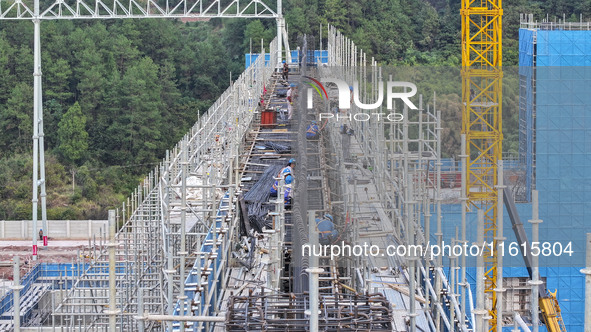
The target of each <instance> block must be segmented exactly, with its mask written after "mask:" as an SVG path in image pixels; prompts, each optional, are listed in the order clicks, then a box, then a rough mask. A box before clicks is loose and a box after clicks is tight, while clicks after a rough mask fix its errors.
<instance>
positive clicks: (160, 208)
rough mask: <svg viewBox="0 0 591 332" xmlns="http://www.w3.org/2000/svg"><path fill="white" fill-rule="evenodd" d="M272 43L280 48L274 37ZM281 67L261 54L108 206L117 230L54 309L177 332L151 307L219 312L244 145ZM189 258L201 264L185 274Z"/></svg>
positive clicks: (74, 321) (91, 321)
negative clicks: (118, 203)
mask: <svg viewBox="0 0 591 332" xmlns="http://www.w3.org/2000/svg"><path fill="white" fill-rule="evenodd" d="M270 47H271V53H272V54H274V53H275V52H276V42H275V41H274V42H273V43H271V46H270ZM275 66H276V60H275V58H271V59H270V60H268V61H267V62H265V59H264V57H261V58H259V59H257V61H255V63H254V64H253V65H251V66H250V67H249V68H248V69H247V70H245V71H244V73H242V75H241V76H240V77H239V78H238V79H237V80H236V81H235V82H233V83H232V85H231V86H230V87H229V88H228V89H227V90H226V91H225V92H224V93H223V94H222V96H221V97H220V98H219V99H218V100H217V101H216V102H215V103H214V104H213V105H212V106H211V108H210V109H209V110H208V111H207V113H205V114H204V115H203V116H202V117H201V119H199V121H197V123H196V124H195V125H194V126H193V127H192V128H191V130H190V132H189V133H187V135H186V136H185V137H184V138H183V139H182V140H181V142H179V143H178V144H177V146H176V147H175V148H173V149H172V150H170V151H167V153H166V158H165V159H164V160H163V161H162V162H161V163H160V165H159V166H158V167H156V168H155V169H154V170H153V171H152V172H151V173H150V174H149V175H148V176H147V177H146V178H145V179H144V181H143V183H142V184H141V185H140V186H138V188H137V189H136V190H135V191H134V193H133V194H132V195H131V197H130V198H128V200H127V202H126V203H124V204H123V206H122V207H121V208H120V209H117V210H116V211H112V212H111V213H110V215H109V216H110V218H109V222H110V225H111V227H115V226H116V225H118V227H117V228H118V231H117V232H116V234H112V235H110V236H109V237H107V236H104V240H103V241H100V243H97V242H96V241H95V242H93V243H92V246H91V249H90V250H89V252H88V253H86V254H85V255H84V257H89V258H88V259H87V261H86V263H88V264H89V265H90V266H89V268H88V269H86V270H85V271H84V272H83V273H82V275H81V276H80V277H79V278H78V279H77V280H76V281H75V283H74V285H73V286H72V288H71V289H70V290H69V291H68V293H67V295H66V297H65V299H64V301H63V302H62V303H60V304H59V305H58V306H57V308H56V310H55V312H54V314H53V315H54V316H56V317H58V318H59V322H58V323H59V324H60V325H61V326H64V327H66V328H68V329H76V328H81V327H84V329H85V330H89V331H96V330H103V329H105V328H106V327H107V326H111V327H112V326H113V325H112V324H114V325H116V328H117V329H118V330H120V331H137V330H143V329H147V330H164V329H166V328H168V329H169V330H170V329H171V328H172V321H168V322H167V323H165V324H161V323H160V322H158V321H154V320H147V319H146V316H145V315H144V314H143V313H144V312H147V313H153V314H156V313H157V314H168V315H173V314H174V313H175V307H176V308H177V309H178V307H179V306H178V301H180V303H181V305H180V308H181V309H182V310H181V315H196V316H199V315H215V311H216V310H217V308H219V306H218V303H217V301H218V295H219V289H220V287H221V280H222V278H220V276H223V275H224V274H225V273H226V270H227V267H228V261H229V258H228V255H227V254H228V249H229V241H230V239H231V238H232V236H233V229H234V226H235V222H236V214H235V212H234V210H233V206H234V202H235V201H236V197H235V196H236V193H237V192H238V191H239V187H238V181H237V179H239V176H240V172H239V167H238V165H239V162H240V160H239V151H240V150H241V149H242V148H243V146H242V145H243V142H244V138H245V135H246V134H247V132H248V130H249V128H250V123H251V121H252V119H253V115H254V110H255V108H256V107H257V103H258V96H260V95H262V92H263V89H264V84H265V82H266V81H267V80H268V78H269V77H270V76H271V74H272V73H273V71H274V68H275ZM188 261H192V262H194V264H193V266H195V269H193V270H190V271H189V272H188V273H185V266H186V265H187V263H188ZM185 280H190V281H193V280H194V281H195V282H194V283H189V284H188V283H186V282H185ZM190 287H192V288H190ZM188 295H190V296H191V297H190V298H188ZM113 331H114V330H113Z"/></svg>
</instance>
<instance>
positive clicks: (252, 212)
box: [248, 203, 272, 233]
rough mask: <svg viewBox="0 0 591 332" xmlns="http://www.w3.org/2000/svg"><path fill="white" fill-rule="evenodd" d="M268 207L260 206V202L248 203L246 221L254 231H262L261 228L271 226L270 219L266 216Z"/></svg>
mask: <svg viewBox="0 0 591 332" xmlns="http://www.w3.org/2000/svg"><path fill="white" fill-rule="evenodd" d="M268 212H269V210H268V209H265V208H263V207H262V205H261V203H252V204H248V222H249V223H250V227H252V228H253V229H254V230H255V231H256V232H258V233H262V232H263V228H267V229H270V228H271V226H272V225H271V219H270V218H267V213H268Z"/></svg>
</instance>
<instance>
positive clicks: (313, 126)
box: [306, 121, 320, 139]
mask: <svg viewBox="0 0 591 332" xmlns="http://www.w3.org/2000/svg"><path fill="white" fill-rule="evenodd" d="M319 135H320V129H318V124H317V123H316V121H312V123H310V125H309V126H308V129H307V130H306V138H307V139H317V138H318V136H319Z"/></svg>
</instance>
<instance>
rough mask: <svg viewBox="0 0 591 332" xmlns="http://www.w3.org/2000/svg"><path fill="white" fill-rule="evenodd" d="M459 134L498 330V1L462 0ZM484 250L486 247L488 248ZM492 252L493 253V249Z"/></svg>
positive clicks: (491, 310) (500, 50)
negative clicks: (478, 212) (480, 215)
mask: <svg viewBox="0 0 591 332" xmlns="http://www.w3.org/2000/svg"><path fill="white" fill-rule="evenodd" d="M461 15H462V100H463V102H464V108H463V111H462V133H463V134H465V135H466V150H467V151H466V154H467V155H468V158H467V175H466V176H467V179H466V184H467V185H466V191H467V192H466V193H465V194H466V197H467V198H468V206H469V207H476V208H477V209H482V210H483V211H484V218H485V220H484V223H485V225H484V233H485V234H484V238H485V241H487V243H491V242H493V243H495V245H494V246H493V247H492V248H491V247H490V246H485V251H484V264H485V265H484V266H485V267H484V275H485V294H487V295H488V298H489V299H490V300H491V301H490V302H488V303H489V305H490V306H489V308H488V309H487V310H488V311H489V315H490V317H491V319H490V320H489V328H490V331H495V330H496V325H497V314H496V310H495V308H496V301H497V298H496V293H495V291H494V290H495V288H496V287H497V264H498V259H497V252H496V241H495V240H494V239H495V237H496V235H497V213H499V211H502V210H501V209H500V207H498V206H497V197H498V188H497V187H496V186H497V184H498V179H497V162H498V161H499V160H501V159H502V151H503V131H502V129H503V126H502V77H503V74H502V67H501V66H502V58H503V48H502V16H503V8H502V0H462V7H461ZM487 247H488V248H487ZM491 249H492V250H491Z"/></svg>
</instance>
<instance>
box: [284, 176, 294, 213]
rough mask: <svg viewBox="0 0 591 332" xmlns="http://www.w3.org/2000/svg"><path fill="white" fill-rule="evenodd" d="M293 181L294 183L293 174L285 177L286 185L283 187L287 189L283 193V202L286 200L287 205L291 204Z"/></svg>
mask: <svg viewBox="0 0 591 332" xmlns="http://www.w3.org/2000/svg"><path fill="white" fill-rule="evenodd" d="M292 183H293V176H292V175H291V174H289V175H287V176H286V177H285V185H284V186H283V188H284V189H285V192H284V194H283V202H284V204H285V206H290V205H291V185H292Z"/></svg>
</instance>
